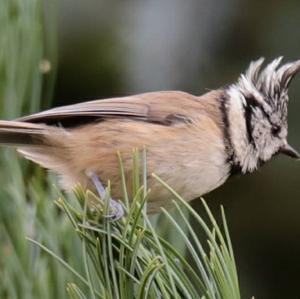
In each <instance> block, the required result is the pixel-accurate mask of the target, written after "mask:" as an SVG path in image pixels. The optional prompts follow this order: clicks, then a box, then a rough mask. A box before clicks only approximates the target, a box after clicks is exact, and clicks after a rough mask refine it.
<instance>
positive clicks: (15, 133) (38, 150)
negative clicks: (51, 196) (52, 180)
mask: <svg viewBox="0 0 300 299" xmlns="http://www.w3.org/2000/svg"><path fill="white" fill-rule="evenodd" d="M67 136H68V133H67V132H66V131H65V130H64V129H63V128H59V127H53V126H47V125H43V124H32V123H26V122H21V121H5V120H0V145H5V146H13V147H15V148H16V149H17V151H18V152H19V153H20V154H22V155H23V156H24V157H25V158H26V159H28V160H31V161H33V162H35V163H37V164H39V165H41V166H42V167H45V168H48V169H50V170H54V171H55V172H58V173H63V172H65V171H66V166H67V163H66V162H67V160H68V158H69V156H70V155H68V148H67V146H66V143H67V140H66V138H67Z"/></svg>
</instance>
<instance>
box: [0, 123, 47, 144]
mask: <svg viewBox="0 0 300 299" xmlns="http://www.w3.org/2000/svg"><path fill="white" fill-rule="evenodd" d="M48 131H49V129H47V126H45V125H39V124H31V123H25V122H18V121H7V120H0V144H3V145H11V146H22V145H39V144H42V143H43V138H41V137H43V136H45V135H47V134H48Z"/></svg>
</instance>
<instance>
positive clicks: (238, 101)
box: [226, 57, 300, 173]
mask: <svg viewBox="0 0 300 299" xmlns="http://www.w3.org/2000/svg"><path fill="white" fill-rule="evenodd" d="M281 60H282V57H280V58H277V59H275V60H274V61H272V62H271V63H270V64H268V65H267V66H266V67H265V68H264V69H262V64H263V61H264V59H262V58H261V59H259V60H257V61H254V62H252V63H251V64H250V66H249V68H248V69H247V71H246V72H245V74H242V75H241V76H240V77H239V79H238V81H237V82H236V83H235V84H233V85H231V86H229V87H228V89H227V91H226V93H227V97H228V103H227V110H228V119H229V125H230V128H229V130H230V136H231V142H232V147H233V151H234V159H235V161H234V162H235V163H236V164H238V165H239V166H240V167H241V169H242V172H244V173H245V172H251V171H253V170H254V169H256V168H257V167H258V166H259V165H261V164H263V163H264V162H266V161H268V160H269V159H270V158H271V157H272V156H274V155H275V154H277V153H284V154H287V155H289V156H291V157H293V158H300V155H299V154H298V153H297V152H296V151H295V150H294V149H293V148H292V147H291V146H290V145H289V144H288V142H287V135H288V124H287V115H288V101H289V98H288V87H289V84H290V82H291V80H292V78H293V76H294V75H295V74H296V73H297V71H298V70H299V69H300V60H298V61H295V62H290V63H286V64H283V65H281V66H279V65H280V62H281Z"/></svg>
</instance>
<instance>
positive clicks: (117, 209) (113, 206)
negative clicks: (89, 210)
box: [87, 172, 124, 221]
mask: <svg viewBox="0 0 300 299" xmlns="http://www.w3.org/2000/svg"><path fill="white" fill-rule="evenodd" d="M87 175H88V176H89V177H90V179H91V180H92V182H93V184H94V185H95V187H96V190H97V192H98V194H99V196H100V198H101V199H103V198H105V194H106V192H105V188H104V187H103V185H102V183H101V181H100V180H99V178H98V176H97V175H96V174H95V173H94V172H89V173H87ZM109 211H110V214H108V215H105V216H104V217H105V218H108V219H111V220H112V221H116V220H119V219H120V218H122V217H123V216H124V209H123V206H122V205H121V204H120V203H119V202H117V201H116V200H114V199H112V198H110V200H109Z"/></svg>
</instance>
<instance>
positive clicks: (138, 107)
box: [17, 91, 199, 123]
mask: <svg viewBox="0 0 300 299" xmlns="http://www.w3.org/2000/svg"><path fill="white" fill-rule="evenodd" d="M195 108H199V101H198V97H195V96H193V95H190V94H188V93H184V92H179V91H164V92H162V91H161V92H151V93H145V94H140V95H135V96H130V97H123V98H112V99H104V100H94V101H89V102H83V103H79V104H74V105H68V106H62V107H58V108H54V109H50V110H46V111H43V112H40V113H36V114H32V115H29V116H25V117H22V118H19V119H17V120H18V121H25V122H34V123H40V122H41V123H55V122H58V123H59V122H61V121H63V120H65V119H74V120H75V121H76V120H77V119H82V118H85V117H94V118H112V117H126V118H134V119H140V120H143V121H150V122H161V123H164V122H166V120H167V121H169V116H170V115H178V114H179V115H188V113H189V112H191V111H194V112H195V110H194V109H195Z"/></svg>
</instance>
